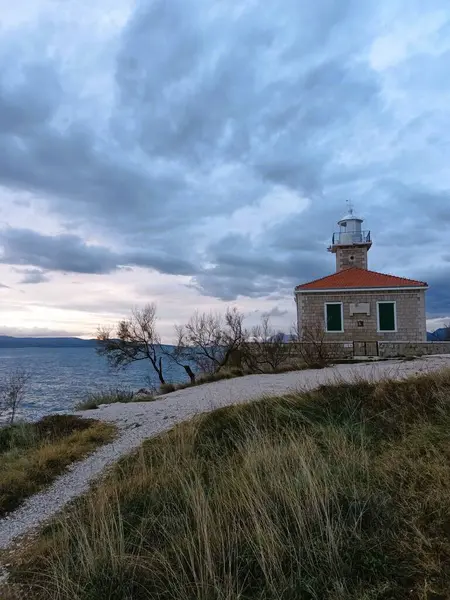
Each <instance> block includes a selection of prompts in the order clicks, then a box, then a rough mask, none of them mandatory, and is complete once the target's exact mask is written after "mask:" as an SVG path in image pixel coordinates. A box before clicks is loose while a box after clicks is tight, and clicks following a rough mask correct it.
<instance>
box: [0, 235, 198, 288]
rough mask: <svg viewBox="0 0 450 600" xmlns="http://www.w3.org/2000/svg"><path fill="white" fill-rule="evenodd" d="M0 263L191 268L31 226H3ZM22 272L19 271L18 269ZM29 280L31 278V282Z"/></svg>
mask: <svg viewBox="0 0 450 600" xmlns="http://www.w3.org/2000/svg"><path fill="white" fill-rule="evenodd" d="M1 245H2V247H3V253H2V255H1V256H0V262H1V263H4V264H9V265H33V266H34V267H39V268H40V269H45V270H48V271H64V272H68V273H111V272H112V271H115V270H118V269H120V268H122V267H123V266H125V265H136V266H145V267H149V268H153V269H156V270H158V271H163V272H165V273H172V274H179V275H183V274H189V273H193V272H194V267H193V266H191V265H189V263H188V262H186V261H185V260H183V259H182V258H176V257H171V256H170V255H164V254H162V253H161V254H158V253H157V252H151V251H143V250H142V251H140V250H139V251H130V252H123V253H119V252H114V251H112V250H111V249H109V248H107V247H105V246H101V245H98V244H87V243H86V242H84V241H83V240H82V239H81V238H80V237H78V236H76V235H73V234H59V235H54V236H51V235H44V234H41V233H38V232H36V231H32V230H31V229H13V228H7V229H4V230H3V231H2V233H1ZM22 272H23V271H22ZM26 276H27V277H26V279H28V280H27V281H23V282H22V283H37V281H36V279H37V277H38V276H39V277H40V281H43V280H44V279H43V278H42V277H43V276H44V275H43V273H42V271H40V270H37V269H30V270H28V271H27V272H26ZM30 279H33V281H31V280H30Z"/></svg>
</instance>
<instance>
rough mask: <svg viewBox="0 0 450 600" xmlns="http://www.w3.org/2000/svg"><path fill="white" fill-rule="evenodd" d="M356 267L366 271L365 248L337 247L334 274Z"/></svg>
mask: <svg viewBox="0 0 450 600" xmlns="http://www.w3.org/2000/svg"><path fill="white" fill-rule="evenodd" d="M352 267H358V268H359V269H367V268H368V267H367V246H338V248H337V250H336V272H338V271H344V270H345V269H351V268H352Z"/></svg>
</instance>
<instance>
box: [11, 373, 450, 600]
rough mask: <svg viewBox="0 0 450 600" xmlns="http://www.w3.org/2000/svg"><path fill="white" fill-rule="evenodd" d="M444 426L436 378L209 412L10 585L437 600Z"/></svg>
mask: <svg viewBox="0 0 450 600" xmlns="http://www.w3.org/2000/svg"><path fill="white" fill-rule="evenodd" d="M449 426H450V372H445V373H442V374H433V375H429V376H422V377H419V378H417V379H411V380H408V381H406V382H381V383H377V384H375V383H374V384H372V383H363V382H358V383H355V384H340V385H336V386H326V387H325V386H324V387H322V388H320V389H319V390H317V391H315V392H310V393H304V394H296V395H291V396H287V397H283V398H277V399H269V400H262V401H260V402H255V403H252V404H249V405H243V406H235V407H230V408H226V409H220V410H218V411H215V412H213V413H210V414H208V415H204V416H202V417H200V418H198V419H196V420H194V421H192V422H190V423H186V424H183V425H181V426H178V427H177V428H176V429H174V430H172V431H171V432H169V433H166V434H164V435H162V436H160V437H159V438H155V439H152V440H149V441H148V442H146V443H145V444H144V446H143V447H142V448H141V450H140V451H139V452H138V453H137V454H136V455H134V456H132V457H128V458H127V459H125V460H123V461H122V462H121V463H120V464H119V465H118V466H117V468H116V470H115V472H114V473H113V474H112V475H111V476H110V477H109V478H108V479H107V480H106V481H104V482H103V483H102V484H100V485H99V486H98V487H97V488H96V489H95V490H93V491H92V492H91V493H90V494H89V495H88V496H87V497H86V498H84V499H81V500H80V501H79V502H78V503H77V504H76V505H75V506H74V507H73V508H72V511H71V512H70V513H68V514H67V515H66V518H64V519H63V520H61V521H59V522H55V523H54V524H52V525H51V526H49V527H47V529H46V530H45V531H44V532H43V533H42V535H41V536H40V537H39V538H38V539H37V540H36V541H35V542H34V543H33V544H32V545H31V546H30V547H29V548H28V549H27V550H25V551H24V552H23V553H22V554H21V556H20V560H19V559H17V562H16V565H15V568H14V571H13V573H12V581H13V582H16V583H17V584H20V585H24V586H26V587H24V588H22V589H24V590H25V591H24V593H23V594H24V595H23V597H24V598H25V597H26V598H29V599H30V600H37V599H39V600H44V599H51V600H69V599H70V600H100V599H102V598H108V599H109V600H131V599H133V600H144V599H145V600H149V599H155V600H156V599H158V600H181V599H183V600H256V599H258V600H388V599H392V600H394V599H395V600H406V599H408V600H445V599H446V598H449V592H448V590H449V589H450V444H449V431H450V427H449ZM14 589H17V588H14V584H11V586H10V587H9V588H8V590H6V591H5V592H4V597H5V598H12V597H13V596H12V593H13V590H14ZM8 594H9V596H8Z"/></svg>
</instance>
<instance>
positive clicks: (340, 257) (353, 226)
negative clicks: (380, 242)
mask: <svg viewBox="0 0 450 600" xmlns="http://www.w3.org/2000/svg"><path fill="white" fill-rule="evenodd" d="M347 205H348V209H347V214H346V215H345V216H344V217H342V219H340V220H339V221H338V225H339V231H337V232H336V233H334V234H333V239H332V242H331V246H329V248H328V251H329V252H333V254H335V255H336V272H339V271H344V270H345V269H350V268H351V267H359V268H360V269H366V270H367V268H368V262H367V253H368V251H369V250H370V248H371V246H372V240H371V237H370V231H365V230H363V229H362V224H363V222H364V219H361V218H360V217H358V216H357V215H356V214H355V210H354V208H353V204H352V203H351V202H350V201H347Z"/></svg>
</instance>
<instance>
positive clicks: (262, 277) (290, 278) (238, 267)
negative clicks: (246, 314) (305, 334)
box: [194, 234, 327, 301]
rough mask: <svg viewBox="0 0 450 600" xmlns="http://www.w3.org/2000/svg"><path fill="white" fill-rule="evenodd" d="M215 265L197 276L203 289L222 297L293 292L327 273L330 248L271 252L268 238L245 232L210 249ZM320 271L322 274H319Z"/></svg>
mask: <svg viewBox="0 0 450 600" xmlns="http://www.w3.org/2000/svg"><path fill="white" fill-rule="evenodd" d="M208 256H209V260H210V261H211V262H212V264H213V266H211V267H209V268H207V269H204V270H203V271H202V272H201V273H199V274H198V275H197V276H196V277H195V278H194V281H195V284H196V286H197V288H198V289H200V290H201V291H202V292H203V293H205V294H207V295H210V296H217V297H219V298H221V299H222V300H227V301H229V300H234V299H235V298H236V297H237V296H239V295H242V296H249V297H259V296H267V295H270V294H272V293H273V292H275V291H277V292H279V293H280V292H283V293H285V294H289V295H290V294H292V293H293V289H294V287H295V285H297V284H298V283H299V282H301V281H307V280H308V279H313V278H315V277H318V276H320V274H325V273H326V271H327V257H326V252H323V253H315V252H312V251H310V250H301V249H299V250H297V249H294V250H292V249H291V250H290V251H289V252H284V253H281V254H280V253H278V254H276V255H275V256H270V255H269V253H268V252H267V245H266V241H265V239H261V240H256V241H255V242H253V243H251V242H249V240H248V238H247V237H246V236H243V235H236V234H235V235H230V236H227V237H225V238H224V239H222V240H221V241H220V242H218V243H216V244H214V245H212V246H211V247H210V248H209V250H208ZM318 274H319V275H318Z"/></svg>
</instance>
